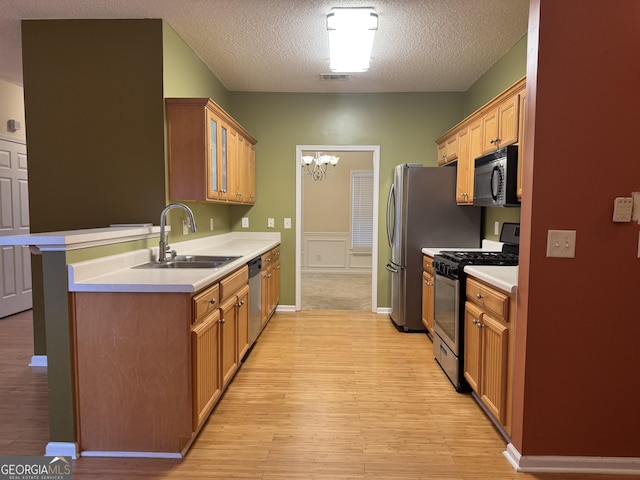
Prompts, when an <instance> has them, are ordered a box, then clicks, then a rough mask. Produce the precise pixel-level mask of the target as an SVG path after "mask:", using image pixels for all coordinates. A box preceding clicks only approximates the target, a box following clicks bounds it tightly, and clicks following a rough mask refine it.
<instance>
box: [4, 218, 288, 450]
mask: <svg viewBox="0 0 640 480" xmlns="http://www.w3.org/2000/svg"><path fill="white" fill-rule="evenodd" d="M157 236H158V227H152V226H139V227H135V228H132V227H117V228H100V229H86V230H76V231H65V232H48V233H40V234H32V235H23V236H14V237H1V238H0V244H12V245H29V246H30V248H31V251H32V252H34V253H36V254H42V256H43V264H44V270H45V277H46V278H45V284H44V289H45V316H46V323H47V325H46V328H47V341H48V344H47V347H48V348H47V360H48V373H49V384H50V385H49V403H50V413H51V414H53V415H54V417H53V420H52V421H56V422H58V424H60V425H58V424H57V425H56V428H57V429H58V430H64V431H65V433H64V435H61V434H56V436H55V437H54V436H53V434H52V441H51V442H50V443H49V444H48V445H47V455H56V454H60V455H62V454H64V455H69V456H73V457H77V456H78V455H80V454H82V455H84V456H90V455H96V456H147V457H173V458H179V457H181V456H183V454H184V453H185V452H186V450H187V449H188V447H189V446H190V444H191V442H192V440H193V439H194V438H195V436H196V435H197V433H198V431H199V429H200V427H201V425H202V424H203V423H204V421H205V420H206V418H207V417H208V415H209V414H210V412H211V410H212V409H213V406H214V405H215V402H216V401H217V400H218V398H219V397H220V395H221V394H222V392H223V391H224V388H226V386H227V385H228V383H229V382H230V380H231V378H232V377H233V374H234V373H235V371H236V370H237V368H238V367H239V365H240V363H241V361H242V357H243V356H244V355H245V353H246V352H247V351H248V349H249V347H250V345H249V340H248V332H247V321H246V320H247V316H248V311H247V308H248V304H249V295H251V292H249V287H248V285H247V262H248V261H249V260H251V259H252V258H255V257H257V256H261V255H263V258H270V259H271V258H273V259H276V258H277V260H274V261H273V262H272V264H271V265H270V266H269V268H277V267H278V266H279V255H277V252H278V251H279V244H280V233H279V232H269V233H261V232H233V233H226V234H221V235H215V236H209V237H204V238H199V239H196V240H191V241H185V242H174V243H172V245H171V246H172V248H174V249H176V250H177V252H178V253H179V254H180V255H188V254H190V255H193V254H196V255H225V256H233V257H238V258H236V259H234V260H232V261H229V262H228V263H226V264H225V265H224V266H222V267H220V268H195V269H190V268H180V269H171V268H169V269H162V268H160V269H156V268H149V269H145V268H135V267H136V266H138V265H141V264H145V263H148V262H150V261H152V260H154V259H155V258H157V250H158V249H157V247H154V248H140V247H138V249H137V250H134V251H130V252H127V253H122V254H117V255H111V256H106V257H105V256H103V257H100V258H95V259H93V260H87V261H82V262H77V263H71V264H69V265H66V261H65V259H66V258H68V254H69V253H70V251H72V250H79V249H87V248H92V247H104V246H108V245H113V244H116V243H122V242H132V241H139V240H143V241H152V243H151V244H153V239H155V238H157ZM264 271H265V270H264V269H263V272H264ZM267 271H269V270H268V269H267ZM275 276H276V275H274V277H275ZM63 278H64V280H62V279H63ZM61 280H62V281H61ZM274 283H275V282H274ZM263 285H264V283H263ZM277 286H278V285H275V287H277ZM263 288H264V287H263ZM273 297H275V298H277V295H272V296H270V298H273ZM263 305H265V304H263ZM266 305H267V307H268V308H269V309H270V311H269V312H268V315H266V316H265V317H263V319H262V327H264V325H265V324H266V321H268V319H269V318H270V315H271V314H273V311H274V310H275V304H274V303H272V302H269V303H268V304H266ZM241 319H242V321H241ZM223 370H224V371H223ZM52 402H53V403H52Z"/></svg>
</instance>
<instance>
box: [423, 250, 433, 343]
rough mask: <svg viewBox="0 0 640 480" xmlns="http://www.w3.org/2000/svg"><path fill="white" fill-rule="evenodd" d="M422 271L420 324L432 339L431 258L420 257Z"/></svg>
mask: <svg viewBox="0 0 640 480" xmlns="http://www.w3.org/2000/svg"><path fill="white" fill-rule="evenodd" d="M422 270H423V271H422V324H423V325H424V326H425V328H426V329H427V332H428V333H429V336H430V337H431V338H433V315H434V295H435V291H434V286H435V283H434V271H433V258H432V257H430V256H428V255H424V256H423V257H422Z"/></svg>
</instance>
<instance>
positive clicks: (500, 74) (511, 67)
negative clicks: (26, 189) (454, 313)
mask: <svg viewBox="0 0 640 480" xmlns="http://www.w3.org/2000/svg"><path fill="white" fill-rule="evenodd" d="M526 73H527V36H526V35H525V36H524V37H522V38H521V39H520V40H519V41H518V42H517V43H516V44H515V45H514V46H513V47H512V48H511V49H510V50H509V51H508V52H507V54H506V55H504V56H503V57H502V58H501V59H500V60H498V61H497V62H496V63H495V64H494V65H493V66H492V67H491V68H490V69H489V70H487V71H486V72H485V74H484V75H482V77H480V78H479V79H478V80H477V81H476V82H475V83H474V84H473V85H472V86H471V87H470V88H469V90H467V92H466V95H465V109H464V110H465V114H464V115H465V117H466V116H468V115H470V114H472V113H473V112H475V111H476V110H477V109H479V108H480V107H482V106H483V105H484V104H486V103H487V102H489V101H490V100H491V99H493V98H495V97H496V96H498V95H499V94H500V93H501V92H503V91H504V90H506V89H507V88H508V87H509V86H511V85H513V84H514V83H516V82H517V81H518V80H520V79H521V78H522V77H524V76H525V75H526ZM451 126H453V124H452V125H451ZM519 221H520V208H519V207H509V208H484V209H483V231H484V234H485V238H488V239H490V240H498V238H499V236H498V235H494V233H493V232H494V223H495V222H498V223H499V224H500V228H501V227H502V223H504V222H519Z"/></svg>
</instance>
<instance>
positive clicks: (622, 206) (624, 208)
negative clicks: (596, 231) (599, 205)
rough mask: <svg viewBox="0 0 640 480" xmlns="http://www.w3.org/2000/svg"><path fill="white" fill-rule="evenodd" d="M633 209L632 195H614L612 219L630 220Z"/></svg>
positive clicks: (617, 220)
mask: <svg viewBox="0 0 640 480" xmlns="http://www.w3.org/2000/svg"><path fill="white" fill-rule="evenodd" d="M632 211H633V198H632V197H616V199H615V200H614V202H613V221H614V222H630V221H631V213H632Z"/></svg>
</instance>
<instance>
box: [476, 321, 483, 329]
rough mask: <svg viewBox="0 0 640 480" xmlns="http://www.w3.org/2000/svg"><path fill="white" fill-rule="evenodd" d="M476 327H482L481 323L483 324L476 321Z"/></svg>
mask: <svg viewBox="0 0 640 480" xmlns="http://www.w3.org/2000/svg"><path fill="white" fill-rule="evenodd" d="M476 327H478V328H482V327H484V325H483V324H481V323H480V322H478V323H476Z"/></svg>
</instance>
